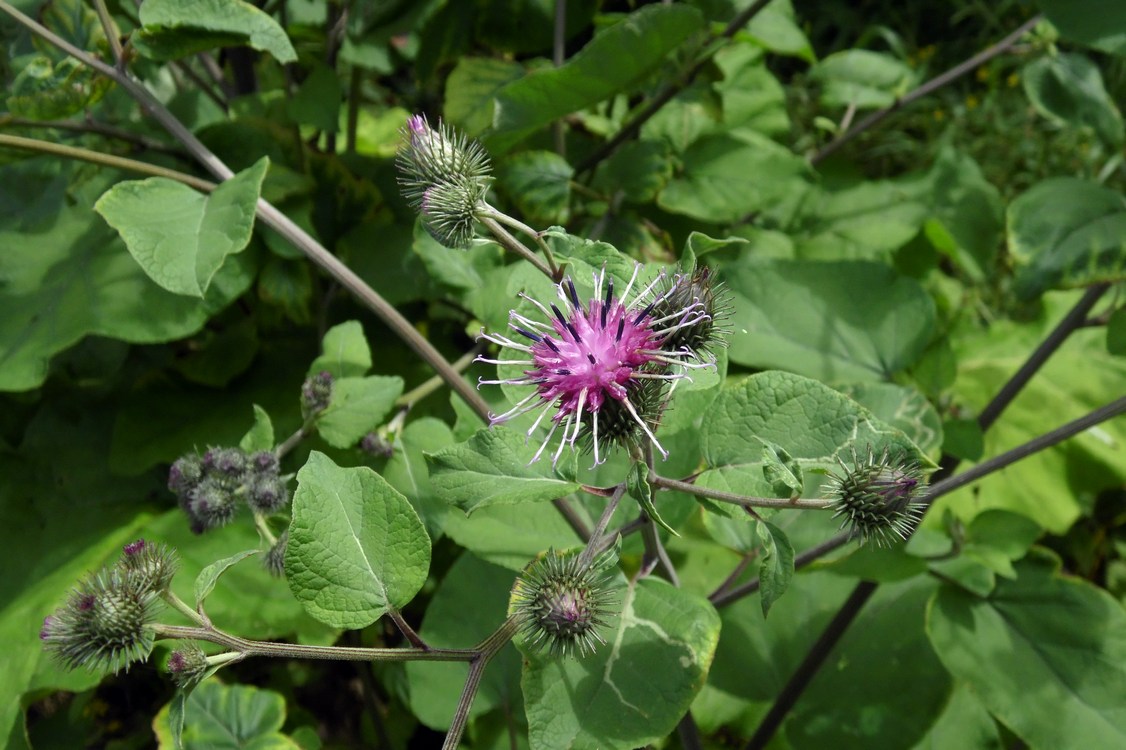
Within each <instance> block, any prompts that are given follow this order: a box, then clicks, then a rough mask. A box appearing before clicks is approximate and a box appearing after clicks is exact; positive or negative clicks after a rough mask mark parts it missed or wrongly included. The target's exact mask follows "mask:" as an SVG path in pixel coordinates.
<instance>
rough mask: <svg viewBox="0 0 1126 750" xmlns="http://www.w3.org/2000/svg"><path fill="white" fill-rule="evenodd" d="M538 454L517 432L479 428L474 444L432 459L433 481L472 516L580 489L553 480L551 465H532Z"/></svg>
mask: <svg viewBox="0 0 1126 750" xmlns="http://www.w3.org/2000/svg"><path fill="white" fill-rule="evenodd" d="M533 452H534V451H533V450H532V449H531V448H529V447H528V446H527V445H526V444H525V442H524V439H523V438H522V437H520V435H518V434H517V433H515V432H513V431H512V430H509V429H505V428H503V427H500V428H487V429H483V430H479V431H478V432H477V433H476V434H475V435H473V437H471V438H470V439H469V440H468V441H466V442H464V443H459V444H458V445H452V446H450V447H449V448H445V449H443V450H441V451H438V452H437V453H432V454H430V455H429V456H427V458H428V459H429V460H430V466H431V472H430V482H431V484H433V486H434V488H435V489H437V490H438V491H439V492H440V493H442V495H443V496H444V497H445V498H446V499H447V500H448V501H449V502H450V503H451V504H453V505H456V506H457V507H459V508H461V509H462V510H464V511H465V512H466V513H472V512H473V511H475V510H477V509H478V508H484V507H487V506H489V505H498V504H513V503H532V502H540V501H543V500H553V499H555V498H557V497H562V496H564V495H566V494H568V493H570V492H574V491H575V490H577V489H578V488H579V486H578V484H577V483H575V482H570V481H567V480H564V479H560V478H557V477H554V476H552V475H551V467H550V463H549V462H547V461H543V462H538V463H535V464H529V463H528V460H529V459H530V458H531V456H532V454H533Z"/></svg>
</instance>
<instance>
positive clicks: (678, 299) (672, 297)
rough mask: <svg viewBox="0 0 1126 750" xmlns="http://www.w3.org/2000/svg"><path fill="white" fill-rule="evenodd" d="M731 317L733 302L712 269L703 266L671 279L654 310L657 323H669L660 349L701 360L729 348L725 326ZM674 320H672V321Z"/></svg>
mask: <svg viewBox="0 0 1126 750" xmlns="http://www.w3.org/2000/svg"><path fill="white" fill-rule="evenodd" d="M730 315H731V299H730V295H729V294H728V292H727V289H726V287H724V285H723V284H718V283H715V281H714V279H713V278H712V275H711V269H709V268H707V267H705V266H701V267H699V268H697V269H696V270H695V271H694V272H693V273H691V274H677V275H675V276H673V277H672V279H671V280H670V282H669V283H668V285H667V286H666V287H665V289H664V291H663V293H662V294H661V295H660V296H659V297H658V299H657V304H656V306H655V308H654V310H653V316H654V318H656V319H657V320H667V321H668V323H667V331H668V333H666V334H665V338H664V339H663V340H662V341H661V348H663V349H666V350H668V351H671V352H678V351H687V352H692V353H693V354H696V355H697V356H700V355H701V354H703V353H708V352H709V350H710V349H711V348H712V347H714V346H717V345H719V346H723V345H726V340H725V339H724V338H723V336H722V334H725V333H727V332H728V331H727V329H725V328H723V326H722V322H723V320H724V319H726V318H727V317H729V316H730ZM670 316H671V317H670Z"/></svg>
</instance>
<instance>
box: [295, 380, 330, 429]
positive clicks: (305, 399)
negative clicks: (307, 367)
mask: <svg viewBox="0 0 1126 750" xmlns="http://www.w3.org/2000/svg"><path fill="white" fill-rule="evenodd" d="M332 380H333V378H332V373H331V372H328V371H327V370H324V371H321V372H319V373H317V374H316V375H312V376H310V377H309V378H307V379H306V380H305V382H304V383H303V384H302V385H301V414H302V415H303V416H304V417H305V418H306V419H308V418H309V417H311V416H313V415H314V414H319V413H320V412H322V411H324V410H325V409H326V408H328V405H329V403H330V402H331V401H332Z"/></svg>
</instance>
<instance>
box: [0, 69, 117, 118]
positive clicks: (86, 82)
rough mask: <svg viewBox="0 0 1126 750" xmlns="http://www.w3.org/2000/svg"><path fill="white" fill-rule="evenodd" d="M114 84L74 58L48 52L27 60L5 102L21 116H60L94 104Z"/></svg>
mask: <svg viewBox="0 0 1126 750" xmlns="http://www.w3.org/2000/svg"><path fill="white" fill-rule="evenodd" d="M112 85H113V83H112V82H111V81H110V79H108V78H106V77H105V76H103V75H101V74H100V73H96V72H94V71H93V70H92V69H91V68H89V67H87V66H86V65H83V64H82V63H80V62H78V61H77V60H75V59H74V58H70V57H68V58H66V59H64V60H61V61H59V62H57V63H56V62H54V61H53V60H51V58H49V57H47V56H46V55H36V56H35V57H33V58H31V59H30V60H27V61H26V62H25V63H24V65H23V67H22V69H20V71H19V73H18V74H17V75H16V77H15V80H13V81H12V83H11V88H9V90H8V94H7V98H6V99H5V104H6V105H7V106H8V110H9V111H10V112H11V113H12V114H13V115H15V116H17V117H27V118H30V119H33V120H56V119H63V118H66V117H70V116H71V115H73V114H75V113H77V112H81V111H82V110H84V109H86V108H88V107H93V106H94V105H95V104H97V103H98V101H100V100H101V98H102V97H103V96H104V95H105V93H106V91H108V90H109V88H110V87H111V86H112Z"/></svg>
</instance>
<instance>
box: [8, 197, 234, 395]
mask: <svg viewBox="0 0 1126 750" xmlns="http://www.w3.org/2000/svg"><path fill="white" fill-rule="evenodd" d="M0 247H3V248H4V252H3V253H0V276H2V277H3V279H4V284H3V286H2V287H0V309H3V310H4V313H3V314H2V315H0V390H11V391H16V390H26V389H29V388H34V387H36V386H37V385H39V384H40V383H41V382H43V379H44V378H45V377H46V375H47V365H48V362H49V360H50V359H51V357H52V356H54V355H55V354H57V353H58V352H61V351H62V350H64V349H67V348H69V347H70V346H72V345H74V344H75V343H77V342H78V341H79V340H80V339H82V338H83V337H85V336H87V335H100V336H107V337H110V338H115V339H121V340H124V341H129V342H132V343H156V342H161V341H171V340H173V339H178V338H181V337H183V336H187V335H189V334H191V333H194V332H195V331H197V330H199V328H200V327H202V326H203V324H204V322H205V321H206V320H207V319H208V317H210V316H211V315H212V314H214V313H215V312H217V311H218V310H220V309H222V308H223V307H225V306H226V305H227V304H228V303H229V302H230V301H231V300H233V299H234V298H236V297H237V296H238V295H240V294H241V293H242V292H243V291H245V290H246V288H247V287H248V286H249V284H250V282H251V280H252V278H253V269H252V265H253V262H254V261H253V258H252V257H251V256H250V254H248V253H244V254H242V255H239V256H236V257H235V258H234V259H232V260H233V261H234V262H232V263H226V264H224V266H223V268H222V269H220V271H219V272H218V273H217V274H216V275H215V278H214V280H213V283H212V284H211V287H210V289H209V290H208V292H207V294H206V295H205V296H204V298H203V300H202V301H200V300H198V299H192V298H187V297H182V296H180V295H176V294H172V293H170V292H167V291H165V290H164V289H161V288H160V287H158V286H157V285H156V284H154V283H153V282H152V281H151V280H150V279H149V278H148V277H147V276H146V275H145V274H144V272H143V271H142V270H141V268H140V267H139V266H138V265H137V263H136V262H135V261H134V260H133V259H132V258H130V257H129V254H128V253H126V252H125V248H124V247H123V246H122V245H121V244H120V241H119V240H118V239H117V238H116V237H115V233H114V232H113V231H112V230H111V229H110V228H109V227H107V226H106V225H105V223H104V222H103V221H102V220H101V219H99V218H97V216H96V215H95V214H94V213H93V212H92V211H90V209H89V208H86V207H79V206H75V207H70V208H65V209H63V210H62V211H61V212H60V213H59V214H58V216H57V218H56V219H55V220H54V221H53V222H52V223H51V224H50V226H49V227H48V228H45V229H40V230H28V229H26V228H20V229H16V228H15V225H9V226H5V227H4V228H0Z"/></svg>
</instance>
